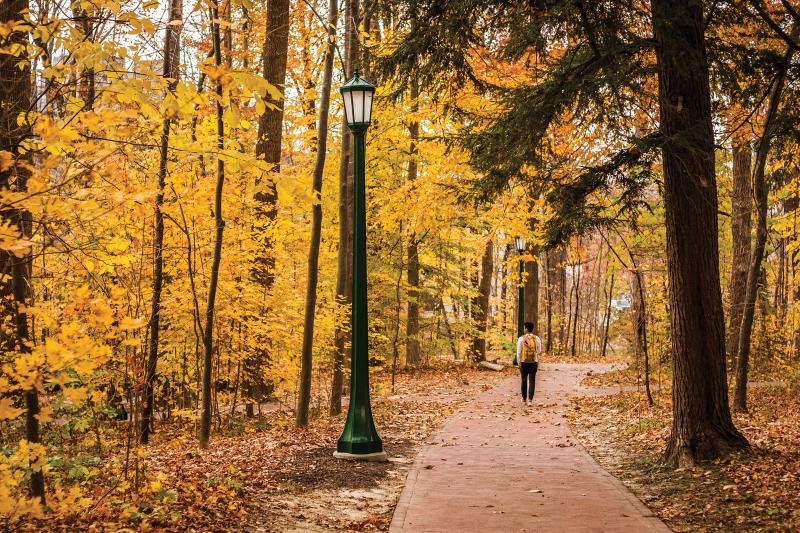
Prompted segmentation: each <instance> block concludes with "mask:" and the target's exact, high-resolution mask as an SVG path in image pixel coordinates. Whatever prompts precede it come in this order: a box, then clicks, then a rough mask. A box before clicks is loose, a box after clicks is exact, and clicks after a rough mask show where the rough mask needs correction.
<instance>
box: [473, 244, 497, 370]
mask: <svg viewBox="0 0 800 533" xmlns="http://www.w3.org/2000/svg"><path fill="white" fill-rule="evenodd" d="M493 259H494V244H493V242H492V240H491V239H489V240H488V241H486V249H485V250H484V252H483V257H482V258H481V274H480V284H479V285H478V295H477V297H476V298H475V302H474V304H473V307H472V313H473V314H472V316H473V318H474V320H475V328H476V334H475V337H473V340H472V356H473V358H474V359H475V360H476V361H485V360H486V326H487V323H488V317H489V291H490V290H491V284H492V270H493V264H492V263H493Z"/></svg>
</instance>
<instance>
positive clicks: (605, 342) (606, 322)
mask: <svg viewBox="0 0 800 533" xmlns="http://www.w3.org/2000/svg"><path fill="white" fill-rule="evenodd" d="M610 285H611V286H610V287H609V288H608V305H607V306H606V314H605V317H604V318H603V346H602V349H601V352H600V356H601V357H603V358H605V356H606V348H607V347H608V326H609V325H610V324H611V302H612V300H613V299H614V271H613V270H612V271H611V283H610Z"/></svg>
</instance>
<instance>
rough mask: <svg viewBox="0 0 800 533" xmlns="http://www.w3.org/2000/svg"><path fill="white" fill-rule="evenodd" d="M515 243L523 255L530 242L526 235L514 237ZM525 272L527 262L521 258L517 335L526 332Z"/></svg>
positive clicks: (519, 335)
mask: <svg viewBox="0 0 800 533" xmlns="http://www.w3.org/2000/svg"><path fill="white" fill-rule="evenodd" d="M514 244H515V245H516V247H517V253H518V254H519V255H520V256H521V255H522V254H523V253H525V249H526V247H527V245H528V243H527V242H526V241H525V237H514ZM524 273H525V262H524V261H523V260H522V259H520V260H519V289H518V300H519V303H518V304H517V308H518V312H517V336H518V337H522V334H523V333H525V283H524Z"/></svg>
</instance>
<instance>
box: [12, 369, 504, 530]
mask: <svg viewBox="0 0 800 533" xmlns="http://www.w3.org/2000/svg"><path fill="white" fill-rule="evenodd" d="M510 372H513V371H512V370H506V372H491V371H479V370H477V369H474V368H470V367H465V366H464V365H463V364H460V363H448V364H437V366H436V367H434V368H431V369H427V370H421V371H410V372H401V373H399V374H398V376H397V383H396V388H395V391H394V392H393V393H392V392H390V391H391V388H390V383H389V377H388V376H387V375H385V374H380V373H376V374H375V375H374V376H373V381H374V384H375V387H374V389H375V391H376V392H375V393H374V394H373V414H374V417H375V422H376V426H377V428H378V431H379V434H380V436H381V438H382V440H383V443H384V449H385V450H386V452H387V453H388V454H389V458H390V459H389V462H386V463H365V462H351V461H342V460H337V459H334V458H333V455H332V454H333V451H334V450H335V448H336V440H337V439H338V437H339V435H340V433H341V430H342V426H343V418H342V417H328V416H318V417H315V418H314V419H313V420H312V422H311V423H310V425H309V427H307V428H305V429H297V428H295V427H294V417H293V415H292V414H291V413H289V412H286V411H282V410H278V409H265V410H264V411H265V412H264V413H263V414H260V415H259V416H257V417H255V418H252V419H247V418H245V417H237V418H235V419H234V420H233V422H229V423H227V424H226V427H224V428H218V429H217V430H216V431H215V433H214V434H213V435H212V440H211V445H210V447H209V449H208V450H199V449H198V448H197V441H196V438H195V437H194V431H193V429H192V427H191V424H189V427H186V426H184V427H179V426H177V425H175V424H166V423H165V424H163V425H161V427H159V428H157V429H158V431H157V433H156V434H155V435H154V438H153V444H151V446H149V447H146V448H139V449H138V450H139V451H138V452H137V449H136V448H131V449H130V453H126V447H125V446H124V436H123V435H118V436H117V437H115V438H114V439H113V441H114V442H115V445H113V446H106V447H105V449H104V450H103V451H102V452H99V453H97V454H96V455H93V456H91V457H87V456H85V455H82V456H75V457H73V456H68V455H67V454H66V453H65V454H64V457H63V462H64V463H65V464H64V465H57V468H54V469H53V470H52V471H51V472H50V473H49V474H48V477H50V478H51V479H52V478H53V477H55V476H58V477H59V478H61V479H62V480H63V481H64V482H65V484H66V486H68V487H69V486H70V485H71V486H72V487H74V488H76V489H77V488H80V492H78V491H77V490H76V491H75V498H74V501H73V502H72V505H62V506H61V508H59V509H52V510H51V511H50V512H49V513H48V514H47V515H46V517H45V518H44V519H40V520H29V519H28V520H25V519H23V520H22V521H18V522H14V523H12V522H8V521H6V522H3V519H0V530H6V529H8V530H14V531H76V530H87V529H95V530H127V531H130V530H136V531H179V530H180V531H187V530H188V531H232V530H236V531H241V530H246V531H281V532H283V531H315V532H316V531H345V530H348V531H382V530H386V529H388V527H389V523H390V521H391V518H392V513H393V511H394V507H395V504H396V503H397V499H398V497H399V495H400V491H401V490H402V487H403V484H404V482H405V478H406V473H407V471H408V469H409V467H410V465H411V464H412V463H413V461H414V457H415V455H416V453H417V451H418V449H419V447H420V446H422V445H423V444H424V443H425V442H426V439H428V438H429V436H430V435H431V434H432V433H433V431H434V430H435V429H436V428H437V427H438V426H439V425H440V423H441V422H442V421H443V420H444V419H445V418H447V417H448V416H449V415H451V414H452V413H453V412H454V411H455V410H456V409H457V408H458V407H459V406H460V405H461V404H463V403H464V402H467V401H469V400H470V399H472V398H473V397H474V396H475V395H477V394H479V393H481V392H483V391H485V390H487V389H491V388H493V387H494V385H495V384H496V383H497V382H498V381H500V380H502V379H503V378H504V377H506V376H507V375H508V373H510ZM344 410H345V412H346V408H345V409H344ZM119 424H120V427H119V431H120V433H122V431H123V428H124V427H126V426H127V424H126V423H119ZM104 440H112V439H108V438H106V439H104ZM68 500H69V499H67V501H68Z"/></svg>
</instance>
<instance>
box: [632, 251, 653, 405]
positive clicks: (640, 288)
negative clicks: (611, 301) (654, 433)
mask: <svg viewBox="0 0 800 533" xmlns="http://www.w3.org/2000/svg"><path fill="white" fill-rule="evenodd" d="M631 289H632V290H631V292H632V293H633V315H634V316H633V330H634V339H635V340H636V342H635V346H636V358H637V360H638V358H639V357H640V356H641V357H643V358H644V389H645V392H646V393H647V403H648V404H649V405H651V406H652V405H653V395H652V394H651V392H650V355H649V353H648V351H647V303H646V300H645V296H644V295H645V286H644V276H643V275H642V272H641V271H640V270H638V268H637V267H636V266H635V264H634V270H631Z"/></svg>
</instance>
